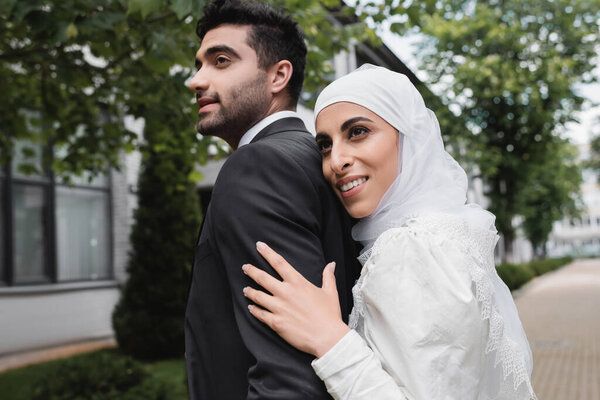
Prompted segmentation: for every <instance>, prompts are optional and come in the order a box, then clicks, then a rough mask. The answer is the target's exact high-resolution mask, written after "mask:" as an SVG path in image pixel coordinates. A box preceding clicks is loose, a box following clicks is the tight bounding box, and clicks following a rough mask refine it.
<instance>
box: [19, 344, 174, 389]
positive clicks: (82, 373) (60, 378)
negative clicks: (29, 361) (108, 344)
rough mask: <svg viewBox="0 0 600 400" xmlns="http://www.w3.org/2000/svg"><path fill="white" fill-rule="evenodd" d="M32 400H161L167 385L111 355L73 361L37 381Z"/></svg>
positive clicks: (104, 353)
mask: <svg viewBox="0 0 600 400" xmlns="http://www.w3.org/2000/svg"><path fill="white" fill-rule="evenodd" d="M32 391H33V393H32V397H31V399H32V400H165V399H166V395H167V385H166V384H165V383H164V382H162V381H159V380H155V379H152V378H151V376H150V374H149V373H148V372H146V371H145V370H144V367H143V366H142V364H140V363H139V362H137V361H135V360H133V359H132V358H130V357H127V356H123V355H120V354H119V353H117V352H115V351H100V352H95V353H90V354H86V355H82V356H77V357H73V358H70V359H67V360H65V361H63V362H60V363H58V364H57V366H56V368H55V369H53V370H51V371H50V372H48V373H47V374H45V375H43V376H42V377H41V378H39V379H38V380H37V381H36V382H35V383H34V384H33V388H32Z"/></svg>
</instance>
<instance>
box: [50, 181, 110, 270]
mask: <svg viewBox="0 0 600 400" xmlns="http://www.w3.org/2000/svg"><path fill="white" fill-rule="evenodd" d="M108 221H109V210H108V193H106V192H104V191H101V190H90V189H82V188H68V187H57V188H56V233H57V234H56V246H57V261H58V263H57V267H58V271H57V280H59V281H69V280H81V279H101V278H108V277H110V269H109V261H110V260H109V257H108V255H109V247H110V246H109V241H110V237H109V229H108V227H109V223H108Z"/></svg>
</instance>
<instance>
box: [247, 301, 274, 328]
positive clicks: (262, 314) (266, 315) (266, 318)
mask: <svg viewBox="0 0 600 400" xmlns="http://www.w3.org/2000/svg"><path fill="white" fill-rule="evenodd" d="M248 311H250V314H252V315H253V316H254V318H256V319H257V320H259V321H260V322H262V323H264V324H267V325H268V326H269V328H271V329H273V321H272V320H273V314H272V313H270V312H269V311H267V310H263V309H262V308H260V307H257V306H254V305H252V304H250V305H249V306H248Z"/></svg>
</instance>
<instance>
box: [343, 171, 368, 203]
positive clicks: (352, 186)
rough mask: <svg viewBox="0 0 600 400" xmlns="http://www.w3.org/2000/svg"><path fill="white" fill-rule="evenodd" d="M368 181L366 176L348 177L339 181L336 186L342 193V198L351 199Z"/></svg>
mask: <svg viewBox="0 0 600 400" xmlns="http://www.w3.org/2000/svg"><path fill="white" fill-rule="evenodd" d="M367 180H369V177H368V176H363V177H358V178H357V177H348V178H344V179H341V180H340V181H338V183H337V184H336V187H337V188H338V190H339V191H340V192H341V193H342V197H344V198H346V197H351V196H354V195H356V194H358V193H360V192H361V191H362V190H363V188H364V187H365V185H364V184H365V183H366V182H367Z"/></svg>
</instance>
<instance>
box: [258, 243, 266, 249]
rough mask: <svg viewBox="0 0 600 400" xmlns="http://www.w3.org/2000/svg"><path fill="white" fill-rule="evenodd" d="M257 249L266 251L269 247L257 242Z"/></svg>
mask: <svg viewBox="0 0 600 400" xmlns="http://www.w3.org/2000/svg"><path fill="white" fill-rule="evenodd" d="M256 248H257V249H259V250H264V249H266V248H267V245H266V244H264V243H263V242H256Z"/></svg>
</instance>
